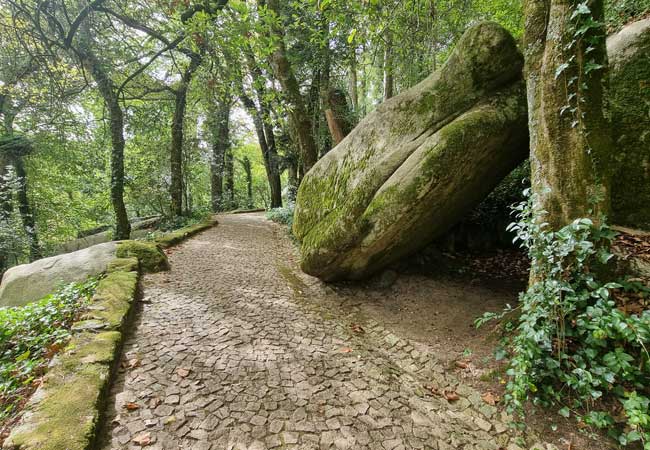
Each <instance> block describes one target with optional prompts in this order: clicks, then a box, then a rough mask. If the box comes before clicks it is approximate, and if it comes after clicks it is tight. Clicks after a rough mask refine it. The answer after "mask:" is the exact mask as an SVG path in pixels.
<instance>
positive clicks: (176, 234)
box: [156, 217, 219, 248]
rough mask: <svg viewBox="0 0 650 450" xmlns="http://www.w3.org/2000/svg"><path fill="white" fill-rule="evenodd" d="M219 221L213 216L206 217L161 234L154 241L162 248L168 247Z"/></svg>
mask: <svg viewBox="0 0 650 450" xmlns="http://www.w3.org/2000/svg"><path fill="white" fill-rule="evenodd" d="M218 223H219V222H218V221H217V219H215V218H212V217H211V218H208V219H206V220H203V221H201V222H199V223H197V224H194V225H191V226H189V227H185V228H181V229H179V230H176V231H172V232H171V233H166V234H164V235H163V236H161V237H159V238H158V239H156V243H157V244H158V245H159V246H161V247H162V248H168V247H171V246H173V245H176V244H179V243H181V242H182V241H184V240H185V239H187V238H189V237H192V236H194V235H195V234H197V233H200V232H201V231H203V230H206V229H208V228H211V227H213V226H215V225H217V224H218Z"/></svg>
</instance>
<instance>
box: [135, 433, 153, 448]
mask: <svg viewBox="0 0 650 450" xmlns="http://www.w3.org/2000/svg"><path fill="white" fill-rule="evenodd" d="M133 442H135V443H136V444H138V445H139V446H140V447H146V446H147V445H149V444H151V433H142V434H138V435H137V436H136V437H134V438H133Z"/></svg>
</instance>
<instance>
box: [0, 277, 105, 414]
mask: <svg viewBox="0 0 650 450" xmlns="http://www.w3.org/2000/svg"><path fill="white" fill-rule="evenodd" d="M96 286H97V280H95V279H90V280H89V281H86V282H84V283H72V284H69V285H67V286H63V287H62V288H60V289H59V290H58V291H57V292H55V293H54V294H52V295H48V296H47V297H45V298H43V299H42V300H40V301H38V302H35V303H31V304H29V305H27V306H23V307H15V308H0V324H2V326H1V327H0V405H2V406H1V407H0V422H1V421H2V420H3V419H5V418H7V417H8V416H10V415H11V414H12V413H13V412H14V410H15V408H16V406H17V405H18V403H20V401H21V400H22V397H23V395H24V394H25V393H28V392H31V389H30V387H31V385H32V383H33V382H34V380H35V379H36V378H38V377H39V376H41V375H42V374H43V373H44V372H45V370H46V367H47V362H48V360H49V358H50V357H51V356H52V355H53V354H54V353H55V352H56V351H57V349H60V348H61V347H62V346H63V345H65V343H66V342H67V340H68V338H69V337H70V327H71V326H72V323H73V322H74V320H75V319H76V318H77V317H78V315H79V313H80V311H81V310H82V309H83V308H84V307H85V305H86V304H87V303H88V302H89V301H90V298H91V297H92V295H93V293H94V291H95V288H96Z"/></svg>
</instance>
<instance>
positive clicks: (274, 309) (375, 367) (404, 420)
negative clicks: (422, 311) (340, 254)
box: [102, 214, 519, 450]
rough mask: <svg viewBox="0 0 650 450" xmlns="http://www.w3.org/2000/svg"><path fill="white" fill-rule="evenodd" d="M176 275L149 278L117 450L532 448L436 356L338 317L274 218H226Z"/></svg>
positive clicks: (114, 417) (175, 268) (119, 411)
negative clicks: (450, 395)
mask: <svg viewBox="0 0 650 450" xmlns="http://www.w3.org/2000/svg"><path fill="white" fill-rule="evenodd" d="M170 262H171V265H172V269H171V271H170V272H166V273H158V274H152V275H146V276H145V277H144V281H143V288H144V294H143V299H142V308H141V311H140V313H139V316H138V319H137V322H136V325H135V330H134V331H133V333H132V334H131V336H130V337H129V338H128V339H127V341H126V344H125V348H124V356H123V362H122V367H121V369H120V372H119V375H118V379H117V382H116V384H115V386H114V387H113V389H112V392H111V397H110V400H109V410H108V412H107V415H108V423H109V426H108V427H107V428H108V429H107V430H105V435H104V445H103V447H102V448H103V449H104V450H108V449H139V448H142V446H145V447H146V448H148V449H157V450H158V449H159V450H163V449H164V450H177V449H192V450H222V449H228V450H230V449H242V450H243V449H248V450H260V449H272V448H286V449H381V450H399V449H411V448H413V449H432V450H448V449H495V450H496V449H499V448H506V447H507V448H512V449H516V448H519V447H516V446H514V444H513V443H512V442H513V439H512V438H510V437H509V435H508V433H509V432H508V431H506V426H505V425H504V420H507V418H506V417H505V416H502V414H501V413H499V412H498V411H497V410H496V409H495V408H494V407H492V406H490V405H487V404H485V403H484V402H483V401H482V400H481V397H480V394H479V393H478V392H476V391H474V390H473V389H471V388H469V387H467V386H464V385H462V384H458V382H457V381H456V380H455V379H454V378H453V376H451V375H449V374H446V373H444V371H443V368H442V367H441V365H439V364H436V361H435V357H434V355H433V354H431V353H430V352H428V350H427V347H426V346H423V345H418V344H416V343H413V342H410V341H408V340H406V339H402V338H400V337H399V336H396V335H395V334H392V333H390V332H389V331H388V330H386V329H384V328H383V327H382V326H380V325H379V324H377V323H376V322H374V321H372V320H364V319H363V318H361V317H357V316H355V313H354V312H350V311H349V310H348V311H343V310H341V309H340V308H338V309H337V307H336V303H335V302H332V301H331V299H328V297H329V296H335V295H336V294H335V293H334V292H332V291H331V290H330V289H327V288H325V287H324V286H323V285H322V284H321V283H320V282H318V281H317V280H316V279H313V278H310V277H308V276H306V275H304V274H302V273H301V272H300V271H299V269H298V268H297V267H298V266H297V254H296V250H295V248H294V246H293V245H292V244H291V242H290V241H289V239H288V238H287V236H286V232H285V231H284V228H282V227H279V226H278V225H275V224H273V223H270V222H268V221H267V220H266V219H265V218H264V216H263V215H259V214H242V215H224V216H221V217H220V218H219V225H218V226H217V227H215V228H212V229H210V230H207V231H206V232H203V233H202V234H200V235H198V236H196V237H194V238H192V239H191V240H189V241H187V242H186V243H184V244H183V245H181V246H179V247H177V248H175V249H173V250H172V252H171V254H170ZM355 325H360V326H361V327H362V330H359V328H357V327H356V326H355ZM429 385H433V386H435V387H436V388H437V389H439V390H440V391H441V392H442V391H443V390H445V389H448V390H453V391H455V392H457V393H458V394H459V395H460V399H459V400H457V401H455V402H452V403H449V402H447V400H445V399H443V398H441V397H439V396H433V395H431V394H430V393H428V392H427V389H426V388H425V386H429ZM509 445H510V446H509Z"/></svg>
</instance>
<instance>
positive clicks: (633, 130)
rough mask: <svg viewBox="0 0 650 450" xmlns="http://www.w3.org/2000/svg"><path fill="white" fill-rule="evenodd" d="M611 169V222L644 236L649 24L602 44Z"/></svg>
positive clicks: (649, 146) (648, 202) (649, 207)
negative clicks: (613, 162) (607, 79)
mask: <svg viewBox="0 0 650 450" xmlns="http://www.w3.org/2000/svg"><path fill="white" fill-rule="evenodd" d="M607 52H608V56H609V60H610V90H609V93H610V95H609V98H610V105H611V116H612V129H613V133H614V141H615V144H616V149H615V152H614V155H615V158H616V165H615V171H614V175H613V177H612V184H611V194H612V217H611V219H612V222H614V223H616V224H618V225H624V226H628V227H632V228H640V229H645V230H650V127H649V126H648V123H649V120H650V18H647V19H643V20H640V21H638V22H634V23H632V24H629V25H627V26H625V27H624V28H623V29H622V30H621V31H619V32H618V33H616V34H614V35H612V36H610V37H609V38H608V39H607Z"/></svg>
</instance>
